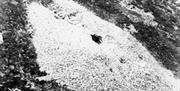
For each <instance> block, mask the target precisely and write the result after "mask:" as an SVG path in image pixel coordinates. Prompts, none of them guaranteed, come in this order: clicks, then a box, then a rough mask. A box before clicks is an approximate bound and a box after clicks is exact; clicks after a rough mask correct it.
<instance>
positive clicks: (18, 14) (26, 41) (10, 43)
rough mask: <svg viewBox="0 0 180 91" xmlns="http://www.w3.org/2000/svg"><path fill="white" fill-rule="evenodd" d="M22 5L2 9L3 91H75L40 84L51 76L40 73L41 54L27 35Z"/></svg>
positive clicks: (0, 75) (0, 62) (0, 64)
mask: <svg viewBox="0 0 180 91" xmlns="http://www.w3.org/2000/svg"><path fill="white" fill-rule="evenodd" d="M24 7H25V6H23V4H22V2H20V1H19V2H18V4H17V5H14V4H12V3H10V2H7V3H5V4H1V5H0V32H1V33H3V43H2V44H0V91H13V89H18V90H20V91H71V90H68V89H67V88H66V86H59V84H57V83H56V82H55V81H39V80H36V79H35V78H36V77H40V76H45V75H47V74H46V73H45V72H41V71H40V70H39V66H38V64H37V62H36V59H37V54H36V49H35V47H34V46H33V44H32V42H31V39H32V34H31V33H29V32H28V31H27V28H28V26H27V23H28V22H27V19H26V10H25V9H24Z"/></svg>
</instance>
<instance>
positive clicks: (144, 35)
mask: <svg viewBox="0 0 180 91" xmlns="http://www.w3.org/2000/svg"><path fill="white" fill-rule="evenodd" d="M74 1H76V2H78V3H80V4H82V5H84V6H86V7H87V8H89V9H90V10H92V11H93V12H95V13H96V15H97V16H99V17H101V18H102V19H105V20H107V21H109V22H111V20H109V19H113V20H114V21H113V22H112V23H115V24H116V25H117V26H119V27H121V28H123V27H126V26H128V25H130V24H132V25H134V27H135V29H136V30H137V31H138V33H134V34H132V35H133V36H134V37H136V38H137V39H138V40H139V41H140V42H141V43H142V44H143V45H144V46H145V47H146V48H147V49H148V50H149V51H150V52H151V53H152V55H153V56H154V57H155V58H156V59H157V60H158V61H159V62H160V63H162V64H163V66H164V67H166V68H167V69H170V70H172V71H174V72H179V73H180V69H178V67H179V66H180V52H179V51H177V48H179V47H180V39H179V38H180V35H176V34H175V32H178V31H180V30H175V29H174V27H173V26H179V25H180V22H178V21H180V19H179V18H178V17H179V16H177V14H178V13H177V14H175V15H174V14H173V13H172V11H171V10H170V9H168V8H167V6H169V7H172V6H171V4H170V3H169V2H168V1H167V0H132V3H131V5H134V6H136V7H138V8H140V9H144V11H145V12H152V13H153V15H154V16H155V19H154V21H156V22H157V23H158V26H157V27H153V26H147V25H145V24H144V23H143V22H133V21H132V20H131V19H129V18H128V17H127V15H126V14H124V12H127V11H126V10H124V8H123V7H121V6H120V5H119V4H118V0H74ZM119 1H121V0H119ZM175 11H177V10H175ZM138 17H140V16H138ZM179 28H180V27H179Z"/></svg>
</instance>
